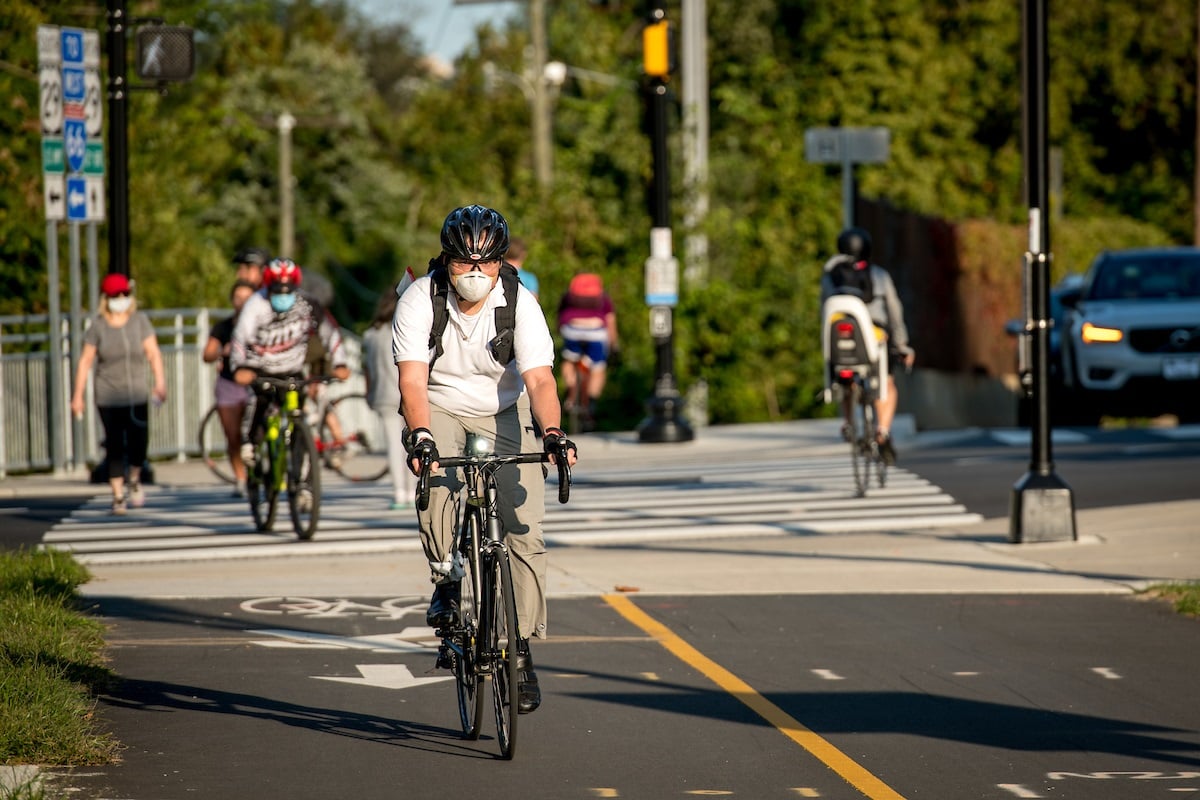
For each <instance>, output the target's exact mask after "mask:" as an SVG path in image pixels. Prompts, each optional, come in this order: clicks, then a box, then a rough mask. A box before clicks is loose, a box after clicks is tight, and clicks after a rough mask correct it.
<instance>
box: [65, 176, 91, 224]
mask: <svg viewBox="0 0 1200 800" xmlns="http://www.w3.org/2000/svg"><path fill="white" fill-rule="evenodd" d="M67 219H69V220H70V221H71V222H87V181H85V180H84V179H83V177H82V176H79V175H71V176H69V177H68V178H67Z"/></svg>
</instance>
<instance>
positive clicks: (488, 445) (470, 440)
mask: <svg viewBox="0 0 1200 800" xmlns="http://www.w3.org/2000/svg"><path fill="white" fill-rule="evenodd" d="M490 452H492V442H491V440H490V439H488V438H487V437H486V436H480V435H479V434H477V433H468V434H467V453H468V454H469V455H473V456H484V455H487V454H488V453H490Z"/></svg>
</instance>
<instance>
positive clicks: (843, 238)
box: [837, 228, 871, 261]
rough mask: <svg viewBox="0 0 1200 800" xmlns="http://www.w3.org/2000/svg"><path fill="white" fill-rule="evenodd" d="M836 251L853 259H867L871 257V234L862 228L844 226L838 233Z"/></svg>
mask: <svg viewBox="0 0 1200 800" xmlns="http://www.w3.org/2000/svg"><path fill="white" fill-rule="evenodd" d="M837 246H838V252H839V253H842V254H843V255H847V256H853V257H854V260H855V261H869V260H870V258H871V234H869V233H867V232H866V231H864V230H863V229H862V228H846V230H844V231H842V232H841V233H840V234H838V240H837Z"/></svg>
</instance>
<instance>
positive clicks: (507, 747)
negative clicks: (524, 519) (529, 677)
mask: <svg viewBox="0 0 1200 800" xmlns="http://www.w3.org/2000/svg"><path fill="white" fill-rule="evenodd" d="M488 561H489V568H488V574H489V576H490V579H491V580H490V581H489V582H490V583H491V584H492V586H491V592H492V594H491V599H492V602H491V604H490V605H491V613H492V619H491V625H489V626H487V627H488V628H489V629H490V637H489V641H488V642H487V645H488V649H489V650H490V651H491V652H492V653H493V654H495V658H494V660H493V661H492V702H493V706H494V707H495V711H496V739H497V740H498V741H499V743H500V755H501V756H502V757H504V758H508V759H511V758H512V757H513V754H514V753H515V752H516V748H517V717H518V714H517V681H518V679H519V678H518V669H517V667H518V663H517V662H518V658H517V650H518V649H519V647H520V643H521V637H520V633H519V632H518V628H517V599H516V595H515V594H514V592H513V584H512V566H511V565H510V564H509V562H508V551H507V550H505V549H504V548H503V547H496V548H493V549H492V551H491V554H490V555H489V557H488Z"/></svg>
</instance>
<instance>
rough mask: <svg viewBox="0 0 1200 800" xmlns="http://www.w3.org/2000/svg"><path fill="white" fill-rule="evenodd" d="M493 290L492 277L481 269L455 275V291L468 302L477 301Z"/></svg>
mask: <svg viewBox="0 0 1200 800" xmlns="http://www.w3.org/2000/svg"><path fill="white" fill-rule="evenodd" d="M491 290H492V278H491V277H490V276H488V275H485V274H483V273H482V272H480V271H479V270H472V271H471V272H467V273H465V274H463V275H455V276H454V291H456V292H458V296H459V297H461V298H462V299H463V300H466V301H467V302H468V303H477V302H479V301H480V300H482V299H483V298H485V297H487V295H488V292H490V291H491Z"/></svg>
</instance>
